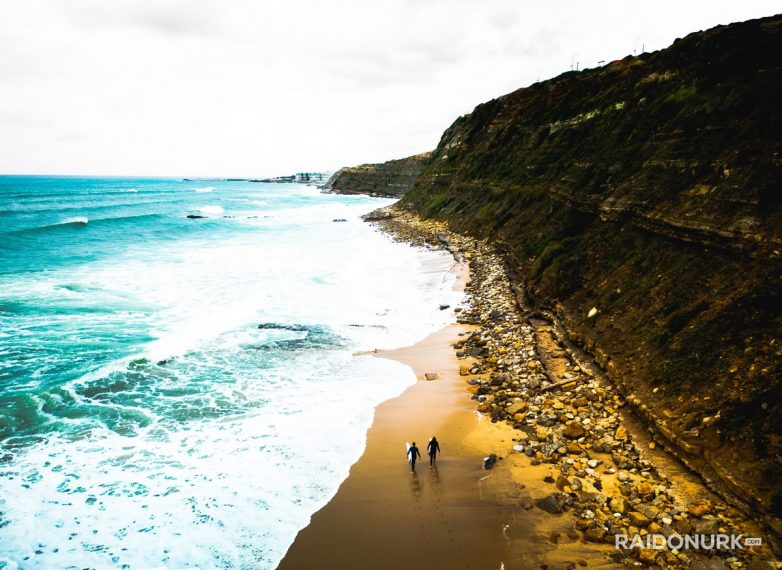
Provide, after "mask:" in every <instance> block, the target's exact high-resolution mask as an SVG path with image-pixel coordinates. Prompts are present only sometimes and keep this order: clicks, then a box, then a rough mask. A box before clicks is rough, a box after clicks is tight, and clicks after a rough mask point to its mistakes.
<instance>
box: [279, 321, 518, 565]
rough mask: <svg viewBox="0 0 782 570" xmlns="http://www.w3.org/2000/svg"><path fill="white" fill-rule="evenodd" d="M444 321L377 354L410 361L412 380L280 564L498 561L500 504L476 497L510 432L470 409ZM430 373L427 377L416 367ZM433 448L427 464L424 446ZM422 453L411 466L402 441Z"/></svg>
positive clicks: (379, 413)
mask: <svg viewBox="0 0 782 570" xmlns="http://www.w3.org/2000/svg"><path fill="white" fill-rule="evenodd" d="M463 330H465V328H464V327H461V326H455V325H454V326H450V327H447V328H445V329H443V330H442V331H439V332H437V333H435V334H433V335H431V336H430V337H428V338H427V339H425V340H424V341H422V342H420V343H418V344H416V345H415V346H412V347H409V348H403V349H399V350H394V351H388V352H385V353H382V357H384V358H393V359H396V360H399V361H401V362H404V363H406V364H408V365H410V366H411V367H412V368H413V370H414V371H415V373H416V376H417V377H418V382H417V383H416V384H415V385H413V386H411V387H410V388H408V389H407V390H406V391H405V392H404V393H403V394H402V395H401V396H399V397H397V398H394V399H392V400H389V401H387V402H384V403H383V404H381V405H380V406H378V408H377V409H376V412H375V421H374V423H373V425H372V427H371V428H370V429H369V431H368V433H367V446H366V450H365V452H364V454H363V456H362V457H361V459H359V461H358V462H357V463H356V464H355V465H354V466H353V468H352V469H351V471H350V476H349V477H348V478H347V479H346V480H345V481H344V482H343V484H342V486H341V487H340V488H339V491H338V492H337V494H336V496H335V497H334V498H333V499H332V500H331V502H329V503H328V504H327V505H326V506H325V507H324V508H323V509H321V510H320V511H319V512H317V513H315V515H314V516H313V517H312V521H311V523H310V525H309V526H308V527H306V528H305V529H303V530H302V531H301V532H300V533H299V535H298V536H297V537H296V540H295V542H294V543H293V545H292V546H291V548H290V550H289V551H288V553H287V555H286V556H285V558H284V559H283V561H282V563H281V564H280V566H279V568H280V569H306V568H364V567H369V568H378V569H384V568H388V569H399V568H451V569H452V568H500V563H501V560H502V557H503V550H504V545H505V542H506V541H505V539H504V538H503V527H504V525H505V521H506V520H507V518H508V512H507V509H505V508H503V506H502V505H501V504H498V503H497V501H496V500H494V498H495V497H494V496H495V495H496V492H494V491H492V492H491V493H490V495H491V496H489V497H485V496H484V497H482V493H481V490H482V487H484V486H487V485H488V484H489V483H488V482H489V480H490V479H491V478H492V477H493V475H494V473H495V471H486V470H484V469H483V458H484V456H485V455H486V454H488V453H497V454H498V455H501V454H502V453H504V450H506V449H507V448H508V445H509V441H510V432H511V430H510V429H509V428H507V427H506V426H503V425H498V424H492V423H491V422H490V421H489V420H487V419H486V418H481V417H479V416H478V414H476V412H475V404H474V402H472V401H471V400H470V399H469V397H468V396H469V395H468V393H467V392H466V390H465V389H464V382H463V379H462V378H461V377H460V376H459V373H458V368H459V361H457V359H456V358H455V357H454V355H453V350H452V349H451V348H450V346H449V344H450V342H453V341H455V340H456V339H457V338H458V333H459V332H462V331H463ZM427 372H429V373H432V372H434V373H436V374H438V376H439V378H438V379H437V380H432V381H427V380H425V378H424V374H425V373H427ZM432 435H436V436H437V438H438V440H439V441H440V446H441V449H442V453H441V455H440V456H439V457H438V459H437V463H436V466H435V467H430V466H429V461H428V457H427V456H426V444H427V442H428V440H429V438H430V437H431V436H432ZM408 441H416V442H417V444H418V446H419V448H420V449H421V453H422V455H423V459H422V460H421V461H419V463H418V464H417V465H416V472H415V473H412V472H411V471H410V467H409V465H408V464H407V462H406V459H405V443H406V442H408Z"/></svg>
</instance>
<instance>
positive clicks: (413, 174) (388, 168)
mask: <svg viewBox="0 0 782 570" xmlns="http://www.w3.org/2000/svg"><path fill="white" fill-rule="evenodd" d="M431 155H432V153H431V152H425V153H422V154H416V155H413V156H408V157H407V158H401V159H398V160H389V161H388V162H383V163H381V164H362V165H360V166H348V167H345V168H341V169H340V170H338V171H337V172H335V173H334V176H332V177H331V178H330V179H329V181H328V182H327V183H326V185H325V189H326V191H328V192H334V193H335V194H369V195H371V196H380V197H383V198H400V197H401V196H402V195H404V194H405V193H406V192H407V191H408V190H410V189H411V188H412V187H413V185H414V184H415V182H416V180H418V176H419V175H420V174H421V171H422V170H423V168H424V166H425V165H426V163H427V161H428V160H429V158H430V157H431Z"/></svg>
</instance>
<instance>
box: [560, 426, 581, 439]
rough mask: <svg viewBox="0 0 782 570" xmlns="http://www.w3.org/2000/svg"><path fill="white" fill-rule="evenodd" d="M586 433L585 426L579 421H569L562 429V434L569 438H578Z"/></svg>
mask: <svg viewBox="0 0 782 570" xmlns="http://www.w3.org/2000/svg"><path fill="white" fill-rule="evenodd" d="M585 433H586V431H585V430H584V426H582V425H581V424H580V423H578V422H568V423H567V424H566V425H565V429H563V430H562V435H564V436H565V437H567V438H568V439H578V438H579V437H583V436H584V434H585Z"/></svg>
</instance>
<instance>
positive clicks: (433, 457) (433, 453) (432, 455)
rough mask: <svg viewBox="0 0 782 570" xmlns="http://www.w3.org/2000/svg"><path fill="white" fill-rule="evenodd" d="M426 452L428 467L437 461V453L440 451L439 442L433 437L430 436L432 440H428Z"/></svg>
mask: <svg viewBox="0 0 782 570" xmlns="http://www.w3.org/2000/svg"><path fill="white" fill-rule="evenodd" d="M426 451H427V453H428V454H429V465H430V466H432V465H434V463H435V461H437V453H438V452H439V451H440V442H438V441H437V438H436V437H435V436H432V439H430V440H429V445H427V446H426Z"/></svg>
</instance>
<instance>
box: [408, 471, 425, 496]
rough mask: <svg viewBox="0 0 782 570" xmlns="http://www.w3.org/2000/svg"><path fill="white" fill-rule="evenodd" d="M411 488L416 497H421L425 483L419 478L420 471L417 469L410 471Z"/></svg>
mask: <svg viewBox="0 0 782 570" xmlns="http://www.w3.org/2000/svg"><path fill="white" fill-rule="evenodd" d="M410 490H411V491H412V492H413V496H414V497H415V498H416V499H420V498H421V494H422V493H423V492H424V486H423V483H422V482H421V480H420V479H419V478H418V473H416V472H415V471H413V472H411V473H410Z"/></svg>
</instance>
